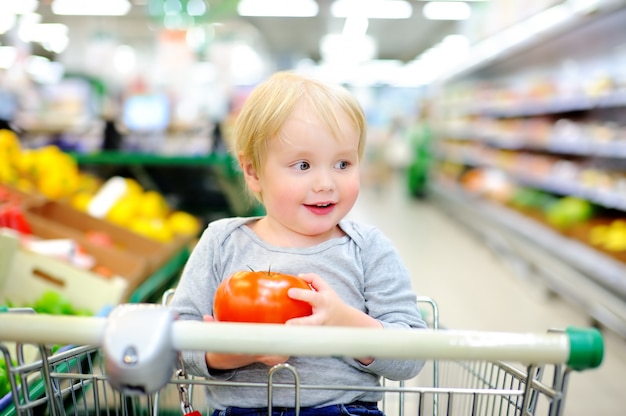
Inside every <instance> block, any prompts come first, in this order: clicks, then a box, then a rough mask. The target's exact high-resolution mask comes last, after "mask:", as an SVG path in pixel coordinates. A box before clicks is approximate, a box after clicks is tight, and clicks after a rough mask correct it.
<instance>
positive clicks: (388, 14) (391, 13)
mask: <svg viewBox="0 0 626 416" xmlns="http://www.w3.org/2000/svg"><path fill="white" fill-rule="evenodd" d="M330 14H331V15H332V16H333V17H351V16H365V17H368V18H371V19H407V18H409V17H411V15H412V14H413V8H412V7H411V4H410V3H408V2H406V1H404V0H335V1H334V2H333V3H332V4H331V5H330Z"/></svg>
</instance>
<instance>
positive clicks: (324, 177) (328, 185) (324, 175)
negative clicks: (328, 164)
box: [313, 171, 335, 192]
mask: <svg viewBox="0 0 626 416" xmlns="http://www.w3.org/2000/svg"><path fill="white" fill-rule="evenodd" d="M333 189H335V181H334V180H333V177H332V174H331V173H330V172H327V171H319V172H318V173H317V175H315V183H314V185H313V190H314V191H315V192H324V191H332V190H333Z"/></svg>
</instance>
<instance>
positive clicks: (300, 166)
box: [295, 162, 311, 170]
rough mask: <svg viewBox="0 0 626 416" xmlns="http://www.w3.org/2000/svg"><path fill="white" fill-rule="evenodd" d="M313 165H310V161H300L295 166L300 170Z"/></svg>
mask: <svg viewBox="0 0 626 416" xmlns="http://www.w3.org/2000/svg"><path fill="white" fill-rule="evenodd" d="M310 167H311V165H309V162H298V163H296V164H295V168H296V169H298V170H307V169H309V168H310Z"/></svg>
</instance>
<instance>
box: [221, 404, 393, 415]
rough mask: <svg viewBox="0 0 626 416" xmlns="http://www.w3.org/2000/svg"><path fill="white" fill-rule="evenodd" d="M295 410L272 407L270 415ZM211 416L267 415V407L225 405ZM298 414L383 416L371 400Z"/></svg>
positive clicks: (293, 410) (303, 410) (303, 409)
mask: <svg viewBox="0 0 626 416" xmlns="http://www.w3.org/2000/svg"><path fill="white" fill-rule="evenodd" d="M295 414H296V410H295V409H294V408H291V407H272V416H295ZM213 416H268V413H267V407H261V408H253V409H246V408H242V407H227V408H226V409H224V410H216V411H214V412H213ZM300 416H384V414H383V412H382V411H380V410H379V409H378V406H377V405H376V403H373V402H353V403H350V404H334V405H331V406H324V407H302V408H300Z"/></svg>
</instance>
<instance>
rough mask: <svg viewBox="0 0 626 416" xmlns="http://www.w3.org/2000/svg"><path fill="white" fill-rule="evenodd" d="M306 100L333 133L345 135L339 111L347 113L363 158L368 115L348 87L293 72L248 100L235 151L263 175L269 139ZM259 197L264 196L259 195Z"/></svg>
mask: <svg viewBox="0 0 626 416" xmlns="http://www.w3.org/2000/svg"><path fill="white" fill-rule="evenodd" d="M302 102H304V103H306V104H307V105H308V106H309V108H310V109H311V110H312V111H313V112H314V113H315V115H317V116H318V117H319V118H320V119H321V120H322V121H323V122H325V123H326V125H327V126H328V128H329V129H330V131H331V132H332V133H333V135H334V136H335V137H336V138H337V139H339V138H340V137H341V126H340V123H339V121H338V120H339V113H340V112H341V113H344V114H345V115H347V116H348V118H349V119H350V120H351V121H352V122H353V124H354V127H355V128H356V129H357V131H358V132H359V135H360V137H359V149H358V155H359V159H360V158H361V157H362V156H363V149H364V147H365V135H366V121H365V114H364V113H363V109H362V108H361V106H360V104H359V102H358V101H357V99H356V98H355V97H354V96H353V95H352V94H351V93H350V92H349V91H348V90H346V89H345V88H343V87H341V86H338V85H332V84H327V83H324V82H322V81H319V80H316V79H313V78H309V77H306V76H303V75H299V74H296V73H293V72H289V71H281V72H276V73H274V74H273V75H272V76H271V77H270V78H269V79H267V80H266V81H264V82H263V83H261V84H259V85H258V86H257V87H256V88H255V89H254V90H253V91H252V93H251V94H250V96H249V97H248V98H247V99H246V102H245V103H244V105H243V107H242V109H241V112H240V113H239V114H238V115H237V120H236V123H235V127H234V130H233V143H232V145H233V149H232V150H233V153H234V154H235V156H236V157H240V156H241V157H243V158H245V159H247V160H249V161H250V162H251V163H252V166H253V167H254V169H255V170H256V171H257V173H258V174H262V169H261V168H262V166H261V160H262V159H263V156H264V154H265V151H266V145H267V142H268V141H269V140H270V139H272V138H274V137H277V136H278V134H279V133H280V130H281V129H282V127H283V125H284V124H285V122H286V121H287V119H288V118H289V116H290V115H291V113H292V112H293V110H294V108H295V106H296V105H297V104H299V103H302ZM257 198H259V199H260V197H259V196H258V195H257Z"/></svg>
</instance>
